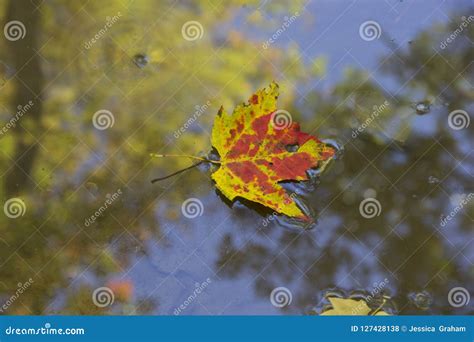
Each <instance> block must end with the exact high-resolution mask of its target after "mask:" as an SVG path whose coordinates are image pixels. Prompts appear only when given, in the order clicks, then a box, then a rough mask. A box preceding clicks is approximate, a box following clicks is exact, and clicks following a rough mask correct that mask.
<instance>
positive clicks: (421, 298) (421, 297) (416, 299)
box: [408, 291, 433, 310]
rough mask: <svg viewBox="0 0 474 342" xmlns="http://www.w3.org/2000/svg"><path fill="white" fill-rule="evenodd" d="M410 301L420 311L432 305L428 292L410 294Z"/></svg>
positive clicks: (431, 298)
mask: <svg viewBox="0 0 474 342" xmlns="http://www.w3.org/2000/svg"><path fill="white" fill-rule="evenodd" d="M408 298H409V299H410V301H411V302H412V303H413V304H415V306H416V307H417V308H419V309H421V310H428V309H429V308H430V306H431V305H432V304H433V297H432V296H431V294H430V293H429V292H428V291H422V292H418V293H415V292H412V293H410V294H409V295H408Z"/></svg>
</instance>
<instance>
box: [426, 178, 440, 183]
mask: <svg viewBox="0 0 474 342" xmlns="http://www.w3.org/2000/svg"><path fill="white" fill-rule="evenodd" d="M428 183H430V184H439V183H441V181H440V180H439V179H438V178H436V177H435V176H429V177H428Z"/></svg>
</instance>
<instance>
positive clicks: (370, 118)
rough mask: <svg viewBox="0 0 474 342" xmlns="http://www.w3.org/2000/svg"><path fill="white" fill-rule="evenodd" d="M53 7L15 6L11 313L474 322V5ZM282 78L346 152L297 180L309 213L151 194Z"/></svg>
mask: <svg viewBox="0 0 474 342" xmlns="http://www.w3.org/2000/svg"><path fill="white" fill-rule="evenodd" d="M37 5H38V6H39V7H36V6H35V5H34V4H31V3H30V2H24V3H23V2H20V1H14V0H10V1H4V2H2V3H1V4H0V18H1V22H2V25H5V26H4V32H3V33H4V34H3V36H1V37H0V38H1V39H0V119H1V124H2V130H1V135H0V146H1V152H2V153H0V165H1V169H0V172H1V174H2V181H1V185H0V194H1V197H2V205H3V204H5V206H4V212H3V213H2V215H0V305H3V307H2V306H0V309H2V311H1V313H2V314H54V313H60V314H111V313H114V314H157V315H173V314H186V315H207V314H210V315H219V314H226V315H229V314H244V315H258V314H270V315H274V314H275V315H278V314H292V315H304V314H319V313H321V310H323V308H324V307H325V306H326V305H327V304H328V301H327V299H326V297H327V296H328V295H331V296H339V297H352V298H368V297H367V296H371V298H372V297H373V298H374V299H373V300H371V301H370V302H369V305H372V306H377V305H378V304H379V303H380V300H381V298H383V297H384V298H386V305H385V310H386V311H387V312H390V313H393V314H402V315H406V314H413V315H420V314H472V313H474V305H473V301H472V300H468V299H469V298H467V297H466V296H468V295H469V293H470V294H474V282H473V280H474V267H473V262H474V248H473V246H474V231H473V217H474V201H473V200H472V199H473V192H474V186H473V184H474V183H473V176H474V155H473V141H474V140H473V134H474V130H473V127H474V124H473V123H472V122H470V121H472V120H471V119H472V118H473V114H472V113H473V112H474V111H473V109H474V106H473V99H474V91H473V88H472V85H473V83H474V79H473V75H474V73H473V64H472V60H473V57H474V50H473V49H472V42H473V41H474V23H473V21H474V17H472V16H473V15H474V10H473V9H474V8H473V7H472V2H471V1H468V0H466V1H462V0H457V1H451V2H446V1H438V0H427V1H414V0H412V1H409V0H396V1H394V0H387V1H375V0H374V1H369V0H365V1H362V0H360V1H342V0H338V1H329V0H321V1H316V0H314V1H295V2H291V5H289V4H288V2H286V1H248V2H247V1H246V2H241V1H226V2H219V1H216V2H214V1H213V2H203V1H152V0H140V1H113V0H109V1H105V2H100V4H99V3H96V2H87V1H77V2H69V1H61V0H51V1H44V2H43V3H41V4H37ZM7 25H9V26H8V27H7ZM272 80H275V81H276V82H278V83H279V85H280V91H281V94H280V98H279V104H280V108H283V109H285V110H287V111H288V112H289V113H291V117H292V120H294V121H297V122H299V123H300V124H301V127H302V130H303V131H306V132H310V133H312V134H315V135H317V136H318V137H319V138H320V139H322V140H323V141H325V142H326V143H328V144H331V145H333V146H335V147H337V149H338V153H337V155H336V157H335V158H334V160H332V161H331V162H330V163H329V164H328V165H327V167H325V169H324V171H323V172H322V170H310V171H309V173H310V176H311V181H309V182H306V183H286V184H285V185H284V186H285V187H286V189H287V190H288V191H290V192H295V193H297V194H298V203H299V204H300V206H301V207H302V208H304V209H305V211H306V212H308V213H309V214H310V215H311V216H312V217H313V218H314V222H313V223H312V224H310V225H301V223H300V222H296V221H294V220H290V219H288V218H284V217H281V216H279V215H276V214H275V213H272V212H271V210H268V209H266V208H264V207H262V206H257V205H254V204H251V203H250V202H247V201H243V200H242V201H239V200H238V201H235V202H234V203H232V202H230V201H228V200H227V199H226V198H225V197H223V196H222V194H220V193H219V192H217V191H216V189H215V185H214V184H213V182H212V180H211V178H210V175H211V173H212V172H213V171H214V169H213V168H212V167H211V166H210V165H207V164H202V165H200V166H199V167H196V168H192V169H190V170H188V171H186V172H182V173H180V174H178V175H176V176H174V177H170V178H168V179H166V180H163V181H160V182H156V183H154V184H151V182H150V180H152V179H154V178H156V177H163V176H166V175H168V174H170V173H173V172H175V171H177V170H180V169H182V168H185V167H187V166H189V165H191V164H192V161H191V160H187V159H174V158H171V159H165V158H152V157H151V156H150V153H161V154H164V153H169V154H173V153H174V154H192V155H201V156H207V155H209V153H210V152H211V150H212V146H211V145H210V132H211V129H212V124H213V120H214V118H215V115H216V113H217V111H218V109H219V108H220V106H221V105H223V106H224V108H226V110H227V111H228V112H231V111H232V109H233V108H234V106H235V105H237V104H239V103H242V102H244V101H246V100H247V99H248V98H249V96H250V95H251V94H252V93H253V92H254V91H255V90H257V89H259V88H262V87H265V86H267V85H268V84H269V83H270V82H271V81H272ZM214 157H216V156H214ZM7 204H8V205H7ZM3 214H5V215H3ZM456 288H458V289H457V290H456V291H458V290H459V288H461V292H459V291H458V292H457V293H458V296H459V295H460V296H461V297H459V298H457V299H456V298H454V297H453V294H452V292H451V294H450V291H451V290H453V289H456ZM278 292H279V295H276V294H275V293H278ZM272 293H273V295H272Z"/></svg>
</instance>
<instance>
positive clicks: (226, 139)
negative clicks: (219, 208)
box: [212, 83, 335, 219]
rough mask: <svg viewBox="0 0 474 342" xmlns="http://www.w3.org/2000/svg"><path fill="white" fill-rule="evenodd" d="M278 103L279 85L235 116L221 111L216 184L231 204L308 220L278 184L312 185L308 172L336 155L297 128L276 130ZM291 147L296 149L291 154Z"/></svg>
mask: <svg viewBox="0 0 474 342" xmlns="http://www.w3.org/2000/svg"><path fill="white" fill-rule="evenodd" d="M277 98H278V85H277V84H276V83H271V84H270V86H269V87H268V88H264V89H262V90H259V91H257V93H256V94H254V95H252V96H251V98H250V99H249V101H248V103H247V104H241V105H239V106H237V107H236V108H235V109H234V112H233V113H232V114H231V115H229V114H227V113H226V112H225V111H224V109H223V108H221V109H220V110H219V113H218V115H217V117H216V119H215V121H214V127H213V130H212V145H213V146H214V148H215V149H216V150H217V152H218V153H219V156H220V166H219V169H218V170H217V171H216V172H214V173H213V174H212V179H213V180H214V181H215V183H216V186H217V188H218V189H219V190H220V191H221V192H222V194H223V195H225V196H226V197H227V198H228V199H230V200H234V199H235V198H236V197H241V198H245V199H247V200H250V201H253V202H257V203H260V204H263V205H264V206H266V207H268V208H271V209H273V210H275V212H277V213H280V214H284V215H287V216H290V217H296V218H300V219H308V218H307V217H306V215H305V214H304V213H303V212H302V211H301V209H300V208H299V207H298V206H297V204H296V202H295V201H294V200H293V198H292V197H291V196H290V195H289V194H288V193H287V192H286V191H285V190H284V188H283V187H282V186H281V185H280V184H279V182H281V181H288V180H291V181H304V180H308V176H307V173H306V171H307V170H308V169H310V168H316V167H318V166H321V163H322V162H324V161H326V160H327V159H329V158H331V157H332V156H333V155H334V153H335V150H334V149H333V148H332V147H330V146H328V145H326V144H324V143H322V142H321V141H319V140H318V139H317V138H316V137H314V136H312V135H310V134H307V133H304V132H301V131H300V126H299V124H298V123H295V122H289V123H288V125H284V126H283V127H282V126H279V125H277V124H274V123H273V121H274V116H273V117H272V114H274V113H275V112H276V111H277V107H276V102H277ZM289 146H298V148H297V150H296V151H292V150H291V149H289V148H288V147H289Z"/></svg>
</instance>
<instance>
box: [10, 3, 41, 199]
mask: <svg viewBox="0 0 474 342" xmlns="http://www.w3.org/2000/svg"><path fill="white" fill-rule="evenodd" d="M6 17H7V21H12V20H19V21H21V22H28V24H29V26H28V29H29V32H28V34H27V35H26V36H25V38H24V41H23V44H17V43H16V42H15V41H12V42H9V44H8V45H9V46H8V48H9V53H10V59H11V61H12V62H13V63H12V67H13V68H14V69H15V70H17V73H16V75H15V79H14V82H15V90H14V93H13V94H12V97H11V99H12V100H11V101H10V102H11V103H10V106H11V107H12V108H14V109H15V111H16V108H17V106H24V105H26V104H28V103H29V102H30V101H32V100H33V103H34V105H33V107H32V108H31V109H30V111H29V114H28V118H27V119H26V120H25V122H23V125H17V126H16V127H15V128H14V133H15V140H16V142H15V152H14V156H13V158H12V159H13V160H12V163H11V167H10V168H9V170H8V171H7V173H6V175H5V191H6V193H7V196H12V195H14V194H16V193H18V192H21V191H22V190H23V189H24V187H25V186H26V184H27V183H29V179H28V178H29V177H30V173H31V170H32V168H33V164H34V161H35V158H36V155H37V152H38V148H39V146H38V143H37V142H36V141H34V140H35V139H31V135H33V136H35V137H38V135H39V134H40V132H41V129H40V127H41V124H40V122H41V115H42V107H43V105H42V103H41V99H40V98H38V99H37V97H40V96H41V92H42V90H43V74H42V71H41V66H40V63H41V61H40V56H39V55H38V54H37V53H36V50H38V40H39V37H38V33H39V32H40V22H39V21H40V12H39V11H30V8H28V6H24V5H23V4H22V2H20V1H10V2H9V3H8V8H7V16H6ZM12 82H13V81H12ZM26 121H28V122H26ZM30 130H31V132H30Z"/></svg>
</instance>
